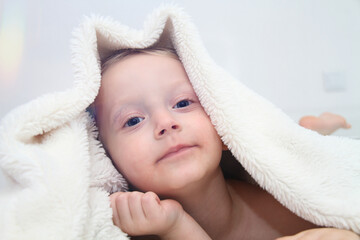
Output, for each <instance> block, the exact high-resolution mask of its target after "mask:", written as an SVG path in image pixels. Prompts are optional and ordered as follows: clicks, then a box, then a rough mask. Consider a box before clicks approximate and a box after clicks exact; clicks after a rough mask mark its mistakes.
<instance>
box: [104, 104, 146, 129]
mask: <svg viewBox="0 0 360 240" xmlns="http://www.w3.org/2000/svg"><path fill="white" fill-rule="evenodd" d="M138 106H139V104H138V103H134V102H131V103H122V104H121V105H115V106H114V108H115V109H116V111H115V112H114V113H113V114H111V117H110V118H111V125H112V126H114V125H116V122H117V121H118V119H119V118H121V117H122V115H123V114H124V112H125V111H126V110H127V109H129V108H137V107H138Z"/></svg>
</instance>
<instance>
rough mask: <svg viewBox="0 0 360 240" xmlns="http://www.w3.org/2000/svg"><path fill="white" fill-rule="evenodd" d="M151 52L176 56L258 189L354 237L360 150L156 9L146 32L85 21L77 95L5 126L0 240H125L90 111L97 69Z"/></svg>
mask: <svg viewBox="0 0 360 240" xmlns="http://www.w3.org/2000/svg"><path fill="white" fill-rule="evenodd" d="M154 45H156V46H165V47H166V46H171V47H174V48H175V49H176V51H177V53H178V54H179V56H180V59H181V61H182V63H183V64H184V67H185V69H186V71H187V73H188V76H189V78H190V81H191V83H192V85H193V87H194V89H195V91H196V93H197V95H198V97H199V99H200V101H201V104H202V105H203V107H204V109H205V111H206V112H207V113H208V114H209V115H210V117H211V120H212V122H213V124H214V126H215V128H216V130H217V131H218V133H219V135H220V136H221V137H222V139H223V141H224V143H225V144H226V145H227V146H228V148H229V149H230V151H231V152H232V154H233V156H234V157H235V158H236V159H237V160H238V161H239V162H240V163H241V164H242V165H243V166H244V168H245V169H246V170H247V171H248V173H250V175H251V176H252V177H253V178H254V179H255V180H256V182H257V183H258V184H259V185H260V186H261V187H263V188H264V189H266V190H267V191H268V192H270V193H271V194H272V195H273V196H274V197H275V198H276V199H277V200H278V201H280V202H281V203H282V204H283V205H285V206H286V207H287V208H289V209H290V210H291V211H293V212H294V213H296V214H297V215H299V216H301V217H303V218H305V219H306V220H309V221H311V222H313V223H315V224H319V225H323V226H334V227H338V228H345V229H351V230H353V231H355V232H357V233H360V185H359V183H360V142H359V141H358V140H352V139H348V138H340V137H334V136H326V137H325V136H321V135H319V134H317V133H315V132H312V131H310V130H306V129H304V128H302V127H300V126H298V125H297V124H296V123H295V122H293V121H292V120H291V119H290V118H289V117H288V116H286V115H285V114H284V113H283V112H282V111H281V110H280V109H278V108H276V107H275V106H274V105H272V104H271V103H270V102H268V101H267V100H266V99H264V98H262V97H261V96H259V95H257V94H256V93H254V92H253V91H251V90H250V89H248V88H247V87H245V86H244V85H243V84H241V81H239V80H237V79H234V78H233V77H232V76H231V75H229V74H228V73H227V72H226V71H224V70H223V69H222V68H221V67H219V66H218V65H216V64H215V63H214V62H213V60H212V59H211V58H210V57H209V55H208V53H207V52H206V50H205V49H204V47H203V44H202V42H201V40H200V38H199V36H198V33H197V31H196V29H195V27H194V26H193V24H192V23H191V21H190V19H189V17H188V16H187V15H186V14H184V13H183V12H182V10H181V9H177V8H173V7H162V8H159V9H157V10H156V11H155V12H154V13H153V14H151V15H150V17H149V18H148V19H147V21H146V22H145V24H144V27H143V29H142V30H134V29H130V28H128V27H127V26H125V25H122V24H120V23H118V22H116V21H113V20H111V19H109V18H103V17H97V16H95V17H89V18H86V19H85V20H84V21H83V23H82V24H81V26H80V27H79V28H78V29H77V30H76V31H75V39H74V42H73V64H74V67H75V79H76V82H75V85H74V87H73V88H72V89H69V90H68V91H66V92H58V93H53V94H49V95H46V96H42V97H40V98H38V99H36V100H34V101H32V102H29V103H28V104H26V105H23V106H21V107H18V108H17V109H15V110H14V111H12V112H10V113H9V114H8V115H7V116H6V117H5V118H4V119H2V122H1V126H0V157H1V160H0V167H1V170H2V172H3V173H4V174H5V176H6V178H7V188H6V189H3V190H2V191H1V195H0V201H1V202H0V208H1V209H0V212H1V214H0V219H1V222H0V238H1V239H127V237H126V234H124V233H122V232H121V231H120V230H119V229H118V228H117V227H114V226H113V224H112V211H111V209H110V206H109V199H108V194H109V192H112V191H118V190H123V189H126V182H125V181H124V180H123V178H122V176H121V175H120V174H119V173H118V172H117V171H116V170H115V169H114V167H113V166H112V164H111V161H110V160H109V159H108V158H107V157H106V156H105V154H104V150H103V148H102V145H101V143H99V142H98V141H97V140H96V135H97V132H96V129H95V127H94V124H93V123H92V120H91V118H89V116H88V114H87V113H86V112H85V109H86V108H87V107H88V106H89V104H91V103H92V102H93V101H94V99H95V97H96V95H97V93H98V90H99V87H100V80H101V77H100V69H99V63H100V61H101V59H103V58H104V57H106V56H108V55H109V54H110V53H111V52H112V51H114V50H118V49H122V48H147V47H150V46H154Z"/></svg>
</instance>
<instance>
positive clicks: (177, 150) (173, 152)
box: [157, 144, 196, 163]
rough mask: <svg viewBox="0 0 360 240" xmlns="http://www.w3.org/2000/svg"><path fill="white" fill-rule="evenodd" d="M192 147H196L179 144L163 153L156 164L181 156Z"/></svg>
mask: <svg viewBox="0 0 360 240" xmlns="http://www.w3.org/2000/svg"><path fill="white" fill-rule="evenodd" d="M194 147H196V146H195V145H185V144H179V145H176V146H174V147H170V148H169V149H168V150H167V151H166V152H165V154H164V155H163V156H162V157H161V158H160V159H159V160H158V161H157V163H158V162H160V161H162V160H166V159H169V158H172V157H174V156H178V155H181V154H183V153H185V152H187V151H189V150H191V149H192V148H194Z"/></svg>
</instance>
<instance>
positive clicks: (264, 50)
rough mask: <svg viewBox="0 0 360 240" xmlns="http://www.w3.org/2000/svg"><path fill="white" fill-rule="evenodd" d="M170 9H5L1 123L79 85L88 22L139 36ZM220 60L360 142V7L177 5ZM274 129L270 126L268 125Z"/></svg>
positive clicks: (304, 0)
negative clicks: (78, 56) (343, 124)
mask: <svg viewBox="0 0 360 240" xmlns="http://www.w3.org/2000/svg"><path fill="white" fill-rule="evenodd" d="M173 2H175V1H164V0H152V1H148V0H131V1H130V0H126V1H125V0H103V1H99V0H86V1H85V0H77V1H72V0H63V1H49V0H31V1H30V0H0V118H2V117H3V116H5V114H6V113H7V112H9V111H10V110H11V109H13V108H14V107H16V106H18V105H20V104H23V103H25V102H27V101H29V100H31V99H34V98H36V97H37V96H39V95H41V94H44V93H49V92H54V91H60V90H65V89H67V88H69V87H71V86H72V83H73V80H74V79H73V73H72V66H71V64H70V60H71V51H70V39H71V37H72V31H73V28H74V27H76V26H77V25H78V24H79V23H80V21H81V20H82V18H83V16H84V15H91V14H99V15H104V16H110V17H112V18H113V19H115V20H119V21H121V22H123V23H126V24H128V25H129V26H131V27H134V28H137V29H141V27H142V24H143V21H144V19H145V17H146V15H147V14H148V13H150V12H151V11H152V10H153V9H154V8H156V7H157V6H159V5H160V4H162V3H173ZM176 4H177V5H178V6H180V7H183V8H184V10H185V11H186V12H187V13H188V14H189V15H190V16H191V17H192V19H193V22H194V23H195V25H196V26H197V27H198V30H199V32H200V35H201V36H202V39H203V42H204V44H205V46H206V48H207V49H208V51H209V53H210V55H211V56H212V57H213V58H214V59H215V61H216V62H217V63H218V64H219V65H221V66H222V67H224V68H225V69H227V70H228V71H229V72H230V73H231V74H232V75H234V76H235V77H237V78H238V79H239V80H240V81H242V82H243V83H244V84H245V85H247V86H248V87H250V88H251V89H253V90H254V91H255V92H257V93H259V94H260V95H263V96H264V97H265V98H267V99H269V100H270V101H271V102H273V103H274V104H275V105H277V106H278V107H280V108H281V109H282V110H283V111H284V112H285V113H287V114H288V115H289V116H290V117H291V118H293V119H294V120H295V121H298V120H299V118H300V117H301V116H303V115H309V114H311V115H319V114H320V113H322V112H324V111H331V112H334V113H338V114H341V115H343V116H345V117H346V118H347V119H348V122H349V123H351V124H352V125H353V127H352V129H351V130H339V131H337V132H335V135H342V136H350V137H353V136H355V137H360V0H341V1H340V0H291V1H288V0H237V1H230V0H222V1H215V0H214V1H212V0H206V1H205V0H198V1H194V0H178V1H176ZM264 120H266V119H264Z"/></svg>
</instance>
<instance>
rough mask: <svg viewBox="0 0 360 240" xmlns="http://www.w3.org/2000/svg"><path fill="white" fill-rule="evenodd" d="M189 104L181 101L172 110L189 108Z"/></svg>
mask: <svg viewBox="0 0 360 240" xmlns="http://www.w3.org/2000/svg"><path fill="white" fill-rule="evenodd" d="M190 104H191V101H190V100H181V101H180V102H178V103H177V104H176V105H175V106H174V108H184V107H187V106H189V105H190Z"/></svg>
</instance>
